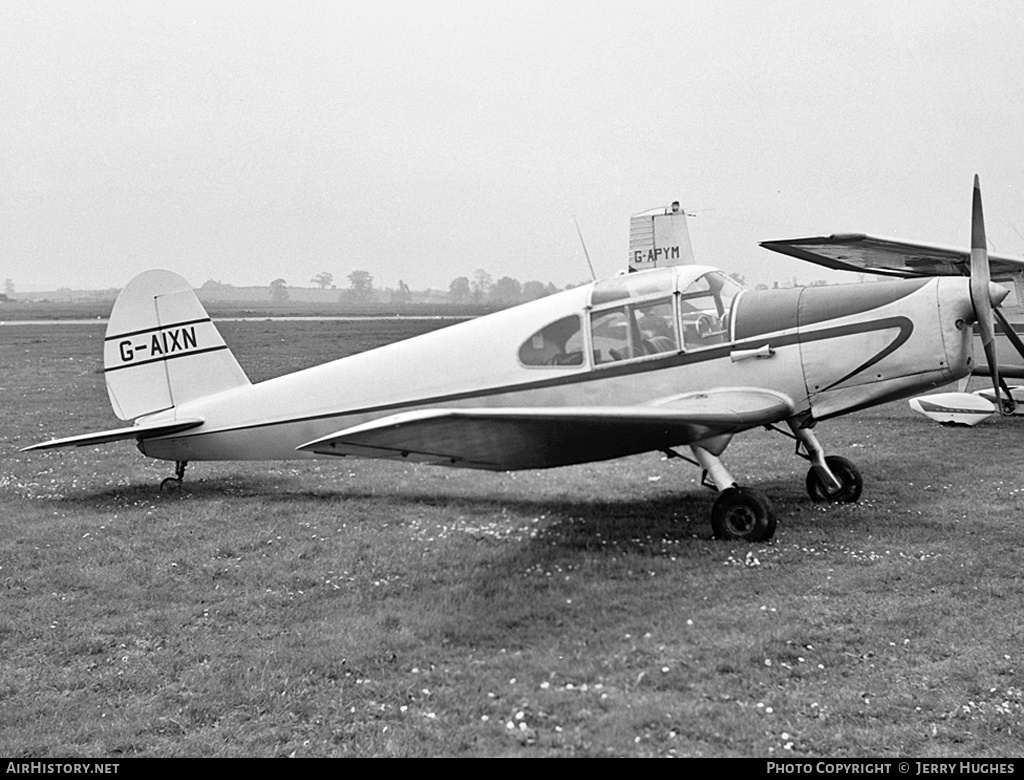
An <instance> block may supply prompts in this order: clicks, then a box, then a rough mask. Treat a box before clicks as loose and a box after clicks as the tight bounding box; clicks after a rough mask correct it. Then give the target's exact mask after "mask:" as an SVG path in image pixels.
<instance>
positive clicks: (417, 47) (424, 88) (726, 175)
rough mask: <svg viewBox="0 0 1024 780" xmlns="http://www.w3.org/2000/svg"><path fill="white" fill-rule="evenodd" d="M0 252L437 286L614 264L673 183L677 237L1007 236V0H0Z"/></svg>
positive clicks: (737, 263) (756, 253) (1014, 97)
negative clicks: (683, 229) (976, 179)
mask: <svg viewBox="0 0 1024 780" xmlns="http://www.w3.org/2000/svg"><path fill="white" fill-rule="evenodd" d="M0 74H2V75H0V79H2V82H0V83H2V89H0V279H8V278H9V279H11V280H12V282H13V283H14V286H15V289H16V290H17V291H29V290H53V289H56V288H58V287H71V288H75V289H99V288H111V287H121V286H123V285H124V284H125V283H126V282H127V281H128V280H129V279H130V278H131V277H132V276H134V275H135V274H136V273H139V272H141V271H143V270H146V269H148V268H154V267H160V268H170V269H172V270H175V271H177V272H178V273H180V274H182V275H183V276H184V277H185V278H186V279H187V280H188V281H189V282H191V283H192V284H193V285H194V286H197V287H198V286H200V285H202V284H203V283H204V282H206V281H208V280H211V279H212V280H215V281H221V282H224V283H226V284H234V285H269V283H270V282H271V281H272V280H274V279H277V278H283V279H285V281H286V282H287V283H288V284H289V285H295V286H312V283H311V279H312V277H314V276H315V275H317V274H319V273H320V272H322V271H327V272H329V273H331V274H333V276H334V279H335V283H336V284H338V285H339V286H341V287H344V286H346V285H347V282H346V277H347V275H348V274H349V273H351V272H352V271H353V270H357V269H358V270H366V271H369V272H370V273H371V274H372V275H373V277H374V284H375V286H377V287H380V288H385V287H394V286H397V284H398V282H399V280H402V281H404V282H405V283H406V284H408V285H409V286H410V287H411V288H412V289H414V290H417V289H424V288H428V287H429V288H435V289H447V288H448V285H449V283H450V282H451V280H452V279H454V278H455V277H457V276H468V277H470V278H472V276H473V274H474V273H475V271H476V270H477V269H484V270H486V271H487V272H488V273H489V274H491V276H492V277H493V278H494V279H498V278H500V277H502V276H511V277H513V278H516V279H519V280H520V281H523V282H525V281H528V280H533V279H536V280H539V281H543V282H545V283H546V282H553V283H554V284H556V285H558V286H564V285H566V284H571V283H577V282H580V281H585V280H588V279H589V278H590V272H589V269H588V267H587V261H586V258H585V256H584V251H583V248H582V247H581V243H580V239H579V236H578V235H577V232H576V225H575V223H574V218H575V219H576V220H578V222H579V227H580V231H581V232H582V235H583V238H584V240H585V242H586V248H587V251H588V252H589V254H590V257H591V260H592V261H593V264H594V266H595V268H596V271H597V273H598V275H599V276H605V275H610V274H613V273H616V272H618V271H620V270H621V269H623V268H624V267H625V263H626V258H627V249H628V234H629V217H630V215H632V214H635V213H638V212H640V211H644V210H647V209H650V208H654V207H657V206H661V205H667V204H668V203H670V202H671V201H673V200H679V201H680V202H681V203H682V204H683V206H684V207H685V208H687V209H689V210H692V211H693V212H694V213H695V215H696V216H694V217H693V218H692V219H691V220H690V225H689V228H690V233H691V239H692V243H693V247H694V252H695V254H696V257H697V260H698V262H701V263H704V264H709V265H714V266H717V267H720V268H722V269H724V270H725V271H726V272H729V273H738V274H741V275H743V276H744V277H745V278H746V280H747V282H748V284H750V285H753V284H755V283H767V284H771V283H773V282H780V283H782V284H788V283H791V282H792V281H794V280H797V281H801V282H805V283H806V282H810V281H815V280H818V279H826V280H827V281H835V282H843V281H852V279H851V278H850V277H849V276H846V275H843V274H840V273H837V272H829V271H824V270H822V269H818V268H816V267H813V266H809V265H806V264H802V263H800V262H799V261H796V260H793V259H791V258H786V257H784V256H782V255H776V254H773V253H771V252H768V251H766V250H764V249H761V248H760V247H758V242H760V241H764V240H769V239H779V238H789V237H795V236H801V235H820V234H827V233H834V232H866V233H873V234H877V235H883V236H894V237H901V238H906V239H911V240H917V241H928V242H934V243H941V244H949V245H955V246H967V245H968V243H969V229H970V200H971V187H972V180H973V176H974V174H975V173H977V174H979V176H980V178H981V185H982V191H983V195H984V201H985V214H986V221H987V227H988V238H989V242H990V249H992V250H994V251H998V252H1002V253H1009V254H1013V255H1018V256H1019V255H1024V154H1022V152H1021V146H1022V142H1024V110H1022V108H1021V105H1022V102H1021V101H1022V96H1024V4H1021V3H1019V2H1016V0H993V1H991V2H984V1H982V0H977V1H974V2H950V1H949V0H901V2H899V3H893V2H891V0H885V1H884V2H877V1H876V0H855V2H848V1H847V0H829V2H795V1H792V2H782V1H781V0H780V1H775V2H773V1H772V0H760V1H753V0H752V1H750V2H747V1H746V0H734V1H732V2H728V1H722V2H720V1H719V0H716V1H715V2H708V1H707V0H705V1H704V2H690V1H689V0H679V1H676V2H673V1H672V0H669V1H668V2H660V3H652V2H637V1H635V0H630V2H626V0H618V1H617V2H606V1H605V0H587V1H586V2H577V1H576V0H541V1H540V2H533V1H532V0H515V1H514V2H509V1H508V0H505V1H503V2H492V1H491V0H471V1H470V2H461V1H460V0H416V2H397V1H394V0H374V2H366V1H365V0H358V2H346V1H345V0H332V1H331V2H303V1H302V0H295V1H292V2H287V3H284V2H278V3H268V2H261V1H260V0H245V1H244V2H234V1H232V0H222V1H221V2H194V1H191V0H174V2H162V1H158V0H130V1H128V2H112V1H108V0H88V1H86V0H71V1H68V0H61V2H53V1H52V0H4V2H3V3H0Z"/></svg>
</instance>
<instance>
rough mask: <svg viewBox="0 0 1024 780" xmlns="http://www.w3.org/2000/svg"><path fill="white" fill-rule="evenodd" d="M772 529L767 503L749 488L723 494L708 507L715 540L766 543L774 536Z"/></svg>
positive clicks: (771, 519) (771, 513) (772, 524)
mask: <svg viewBox="0 0 1024 780" xmlns="http://www.w3.org/2000/svg"><path fill="white" fill-rule="evenodd" d="M775 525H776V521H775V514H774V513H773V512H772V507H771V504H769V503H768V499H767V498H766V497H765V496H764V495H763V494H762V493H760V492H759V491H757V490H753V489H752V488H742V487H732V488H728V489H726V490H723V491H722V492H721V493H719V494H718V498H717V499H715V504H714V506H712V507H711V529H712V531H714V534H715V538H716V539H742V540H743V541H746V542H766V541H768V540H769V539H771V538H772V535H773V534H774V533H775Z"/></svg>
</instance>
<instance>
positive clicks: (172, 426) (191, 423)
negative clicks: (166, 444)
mask: <svg viewBox="0 0 1024 780" xmlns="http://www.w3.org/2000/svg"><path fill="white" fill-rule="evenodd" d="M202 424H203V421H202V420H201V419H200V418H198V417H193V418H189V419H180V420H170V421H166V420H165V421H163V422H156V423H148V424H147V423H142V424H140V425H132V426H130V427H128V428H113V429H112V430H109V431H96V432H95V433H84V434H82V435H80V436H68V437H67V438H65V439H50V441H44V442H42V443H41V444H33V445H32V446H31V447H22V448H21V451H22V452H28V451H30V450H52V449H56V448H58V447H89V446H92V445H94V444H107V443H109V442H113V441H127V440H130V439H138V440H141V439H152V438H153V437H155V436H168V435H170V434H172V433H181V432H182V431H187V430H189V429H190V428H196V427H198V426H200V425H202Z"/></svg>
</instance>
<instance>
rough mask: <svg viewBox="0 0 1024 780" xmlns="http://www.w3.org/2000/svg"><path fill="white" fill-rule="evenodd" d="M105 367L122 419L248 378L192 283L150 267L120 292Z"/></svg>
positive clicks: (106, 341) (106, 344) (243, 382)
mask: <svg viewBox="0 0 1024 780" xmlns="http://www.w3.org/2000/svg"><path fill="white" fill-rule="evenodd" d="M103 370H104V375H105V377H106V380H107V393H108V394H109V396H110V403H111V404H112V405H113V407H114V413H115V414H116V415H117V416H118V417H119V418H120V419H122V420H132V419H134V418H136V417H141V416H143V415H148V414H154V413H156V412H161V411H165V410H167V409H173V408H174V407H176V406H180V405H181V404H183V403H186V402H188V401H193V400H195V399H197V398H203V397H205V396H209V395H214V394H215V393H220V392H223V391H225V390H230V389H233V388H236V387H242V386H245V385H248V384H249V379H248V377H246V375H245V372H244V371H242V368H241V366H239V365H238V362H237V361H236V360H235V357H234V355H232V354H231V350H229V349H228V346H227V344H225V343H224V339H223V338H221V335H220V333H219V332H218V331H217V328H216V326H214V324H213V321H212V320H211V319H210V316H209V315H208V314H207V313H206V309H204V308H203V305H202V303H200V302H199V298H198V297H197V296H196V294H195V292H194V291H193V290H192V287H191V286H189V284H188V282H186V281H185V280H184V279H182V278H181V277H180V276H178V275H177V274H175V273H173V272H171V271H163V270H152V271H145V272H143V273H141V274H139V275H138V276H136V277H135V278H134V279H132V280H131V281H130V282H129V283H128V284H127V285H126V286H125V288H124V289H123V290H122V291H121V294H120V295H119V296H118V298H117V301H116V302H115V303H114V308H113V310H112V311H111V312H110V321H109V323H108V325H107V334H106V338H105V339H104V344H103Z"/></svg>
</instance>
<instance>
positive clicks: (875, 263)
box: [761, 233, 1024, 280]
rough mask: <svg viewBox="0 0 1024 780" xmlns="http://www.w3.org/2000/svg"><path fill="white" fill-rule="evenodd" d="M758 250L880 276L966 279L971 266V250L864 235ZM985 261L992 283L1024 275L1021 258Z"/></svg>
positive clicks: (771, 245) (787, 241)
mask: <svg viewBox="0 0 1024 780" xmlns="http://www.w3.org/2000/svg"><path fill="white" fill-rule="evenodd" d="M761 246H763V247H764V248H765V249H770V250H771V251H773V252H779V253H781V254H784V255H789V256H790V257H795V258H797V259H799V260H806V261H807V262H809V263H814V264H816V265H821V266H824V267H825V268H832V269H835V270H838V271H856V272H861V273H863V272H867V273H873V274H880V275H883V276H901V277H911V276H967V275H969V271H970V266H971V250H970V249H958V248H956V247H948V246H941V245H939V244H918V243H915V242H911V241H902V240H899V239H895V238H882V237H880V236H869V235H866V234H864V233H835V234H833V235H830V236H811V237H807V238H789V239H780V240H776V241H763V242H761ZM988 257H989V263H990V266H991V268H992V278H993V279H995V280H1000V279H1001V280H1006V279H1010V278H1011V277H1012V276H1013V274H1015V273H1020V272H1022V271H1024V260H1022V259H1020V258H1015V257H1010V256H1008V255H998V254H991V253H990V254H989V256H988Z"/></svg>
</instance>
